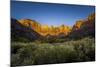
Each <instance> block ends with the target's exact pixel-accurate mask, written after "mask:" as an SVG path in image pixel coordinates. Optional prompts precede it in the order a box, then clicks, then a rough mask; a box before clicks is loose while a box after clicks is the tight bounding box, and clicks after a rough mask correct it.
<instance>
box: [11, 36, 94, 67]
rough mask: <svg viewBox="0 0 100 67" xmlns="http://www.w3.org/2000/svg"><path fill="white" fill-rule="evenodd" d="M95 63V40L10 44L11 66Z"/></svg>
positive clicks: (87, 38)
mask: <svg viewBox="0 0 100 67" xmlns="http://www.w3.org/2000/svg"><path fill="white" fill-rule="evenodd" d="M85 61H95V39H94V38H89V37H86V38H83V39H81V40H76V41H73V40H72V41H67V42H63V43H36V42H29V43H24V42H12V43H11V65H12V66H23V65H40V64H54V63H71V62H85Z"/></svg>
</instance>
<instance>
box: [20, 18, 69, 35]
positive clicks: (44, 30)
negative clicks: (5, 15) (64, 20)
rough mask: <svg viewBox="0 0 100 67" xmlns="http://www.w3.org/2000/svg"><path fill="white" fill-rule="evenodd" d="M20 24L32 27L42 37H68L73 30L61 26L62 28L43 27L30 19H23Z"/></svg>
mask: <svg viewBox="0 0 100 67" xmlns="http://www.w3.org/2000/svg"><path fill="white" fill-rule="evenodd" d="M19 22H20V23H21V24H22V25H24V26H26V27H30V28H32V29H33V30H35V31H36V32H38V33H39V34H40V35H42V36H48V35H50V36H58V35H61V34H64V35H67V34H68V33H69V32H70V31H71V28H70V27H69V26H66V25H61V26H57V27H55V26H48V25H41V24H40V23H38V22H36V21H35V20H30V19H21V20H19Z"/></svg>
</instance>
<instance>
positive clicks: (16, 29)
mask: <svg viewBox="0 0 100 67" xmlns="http://www.w3.org/2000/svg"><path fill="white" fill-rule="evenodd" d="M39 37H41V36H40V35H39V34H38V33H37V32H35V31H34V30H32V29H31V28H30V27H26V26H23V25H22V24H21V23H20V22H19V21H18V20H16V19H13V18H11V40H12V41H33V40H36V39H38V38H39Z"/></svg>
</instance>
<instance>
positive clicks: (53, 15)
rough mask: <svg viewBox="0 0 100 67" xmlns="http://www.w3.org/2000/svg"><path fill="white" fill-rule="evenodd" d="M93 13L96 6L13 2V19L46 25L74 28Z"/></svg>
mask: <svg viewBox="0 0 100 67" xmlns="http://www.w3.org/2000/svg"><path fill="white" fill-rule="evenodd" d="M93 12H95V7H94V6H82V5H66V4H50V3H38V2H22V1H11V17H12V18H15V19H32V20H36V21H37V22H39V23H41V24H46V25H54V26H59V25H62V24H65V25H69V26H72V25H73V24H74V23H75V22H76V21H77V20H80V19H85V18H86V17H87V16H88V15H89V14H91V13H93Z"/></svg>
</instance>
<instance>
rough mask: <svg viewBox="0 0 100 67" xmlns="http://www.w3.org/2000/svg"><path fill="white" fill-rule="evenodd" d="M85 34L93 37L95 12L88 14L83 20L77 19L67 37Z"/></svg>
mask: <svg viewBox="0 0 100 67" xmlns="http://www.w3.org/2000/svg"><path fill="white" fill-rule="evenodd" d="M86 36H91V37H95V13H92V14H90V15H89V16H88V17H87V18H86V19H85V20H81V21H80V20H79V21H77V22H76V23H75V24H74V25H73V28H72V31H71V33H70V34H69V37H71V38H75V39H77V38H83V37H86Z"/></svg>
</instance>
